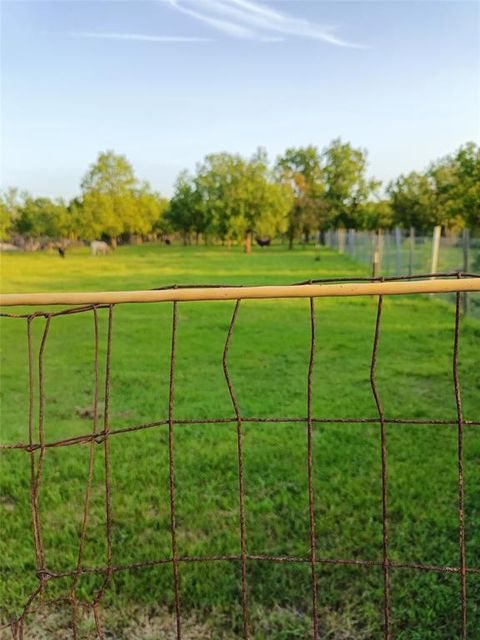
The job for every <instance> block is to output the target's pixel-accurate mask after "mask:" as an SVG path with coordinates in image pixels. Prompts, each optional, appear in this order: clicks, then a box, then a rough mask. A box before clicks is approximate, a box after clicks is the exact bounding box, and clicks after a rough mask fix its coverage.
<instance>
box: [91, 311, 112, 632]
mask: <svg viewBox="0 0 480 640" xmlns="http://www.w3.org/2000/svg"><path fill="white" fill-rule="evenodd" d="M113 309H114V305H109V307H108V329H107V355H106V363H105V389H104V393H105V399H104V410H103V438H102V439H103V463H104V487H105V532H106V543H107V549H106V551H107V570H106V573H105V578H104V581H103V584H102V586H101V587H100V589H99V591H98V593H97V595H96V596H95V600H94V602H93V613H94V618H95V625H96V629H97V633H98V635H99V637H100V638H102V640H103V638H104V637H105V634H104V632H103V628H102V625H101V622H100V616H99V605H100V603H101V601H102V600H103V597H104V595H105V591H106V590H107V588H108V586H109V584H110V582H111V580H112V576H113V555H112V551H113V548H112V543H113V531H112V526H113V525H112V495H111V481H110V446H109V444H110V442H109V435H110V389H111V361H112V329H113Z"/></svg>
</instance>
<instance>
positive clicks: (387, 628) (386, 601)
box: [370, 296, 391, 640]
mask: <svg viewBox="0 0 480 640" xmlns="http://www.w3.org/2000/svg"><path fill="white" fill-rule="evenodd" d="M382 308H383V296H378V303H377V316H376V321H375V335H374V338H373V349H372V360H371V366H370V385H371V387H372V393H373V397H374V399H375V405H376V407H377V411H378V417H379V420H380V449H381V464H382V530H383V625H384V634H383V635H384V638H385V640H390V638H391V621H390V567H389V558H388V545H389V521H388V473H387V434H386V425H385V412H384V410H383V405H382V401H381V398H380V393H379V391H378V386H377V356H378V344H379V340H380V329H381V322H382Z"/></svg>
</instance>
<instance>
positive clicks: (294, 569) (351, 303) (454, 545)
mask: <svg viewBox="0 0 480 640" xmlns="http://www.w3.org/2000/svg"><path fill="white" fill-rule="evenodd" d="M361 269H362V267H359V266H358V265H356V264H355V263H353V262H351V261H349V260H348V259H346V258H343V257H340V256H338V255H336V254H335V253H333V252H331V251H329V250H327V249H325V250H322V251H321V252H320V253H318V252H314V250H313V249H301V248H298V249H296V250H294V251H293V252H289V251H287V250H286V249H284V248H283V247H272V248H270V249H265V250H260V249H257V250H255V251H254V252H253V254H252V255H251V256H245V255H243V253H242V252H241V250H240V249H239V248H233V249H230V250H229V249H226V248H225V249H224V248H220V247H215V248H204V247H200V248H195V247H187V248H183V247H173V246H171V247H157V246H142V247H127V248H120V249H118V250H117V251H116V252H115V253H114V254H112V255H110V256H108V257H105V258H92V257H90V256H89V255H88V254H87V252H86V251H82V250H79V251H77V252H70V253H68V254H67V258H66V260H64V261H62V260H61V259H60V258H59V257H58V256H57V255H55V254H51V255H49V254H40V253H39V254H21V255H8V256H2V272H3V278H2V279H3V283H2V286H3V291H5V292H7V291H9V292H12V291H59V290H111V289H149V288H153V287H160V286H164V285H166V284H172V283H178V284H186V283H205V284H212V283H226V284H234V283H238V284H266V283H289V282H297V281H301V280H308V279H315V278H321V277H338V276H344V275H349V276H351V275H365V273H364V272H362V270H361ZM233 306H234V303H232V302H202V303H200V302H199V303H181V304H179V309H178V336H177V357H176V374H175V406H174V416H175V417H176V418H182V419H187V420H188V419H201V418H207V417H208V418H211V417H218V418H222V417H232V416H233V415H234V411H233V408H232V404H231V400H230V396H229V393H228V388H227V385H226V383H225V380H224V376H223V370H222V352H223V348H224V343H225V339H226V336H227V331H228V326H229V322H230V319H231V315H232V311H233ZM315 307H316V316H317V348H316V362H315V369H314V376H313V405H314V406H313V412H314V415H315V417H319V418H321V417H328V418H339V419H340V418H342V419H343V418H358V417H365V418H375V417H376V416H377V412H376V407H375V403H374V399H373V396H372V391H371V387H370V379H369V373H370V360H371V352H372V342H373V333H374V322H375V315H376V300H374V299H372V298H356V299H346V298H345V299H319V300H317V301H316V303H315ZM99 316H100V342H101V345H100V360H101V369H102V378H103V373H104V365H105V338H106V329H107V324H106V321H107V312H106V311H105V310H103V311H100V312H99ZM171 316H172V306H171V304H146V305H120V306H118V307H116V308H115V310H114V322H113V350H112V389H111V405H110V427H111V428H112V429H117V428H121V427H127V426H130V425H135V424H140V423H147V422H151V421H156V420H161V419H164V418H166V417H167V412H168V376H169V350H170V341H171ZM44 326H45V321H44V320H43V319H41V318H38V319H36V320H34V322H33V333H34V347H35V350H36V352H37V351H38V347H39V342H40V339H41V333H42V331H43V328H44ZM453 328H454V308H453V306H452V305H450V304H448V303H446V302H444V301H442V300H441V299H439V298H438V297H437V298H435V299H430V298H428V297H426V296H415V297H401V298H400V297H396V298H387V299H385V301H384V314H383V322H382V332H381V339H380V346H379V353H378V374H377V377H378V388H379V392H380V395H381V399H382V402H383V405H384V407H385V413H386V417H387V418H398V417H402V418H425V419H451V420H452V422H453V423H454V422H455V418H456V404H455V396H454V387H453V379H452V353H453ZM1 346H2V371H1V373H2V388H1V391H2V415H1V418H2V431H1V438H2V442H3V443H16V442H25V441H27V439H28V370H27V347H26V323H25V321H23V320H19V319H9V318H4V319H2V320H1ZM309 350H310V318H309V303H308V301H307V300H288V301H287V300H280V301H273V300H271V301H244V302H242V303H241V306H240V311H239V316H238V320H237V326H236V328H235V332H234V335H233V340H232V344H231V348H230V357H229V363H230V372H231V376H232V381H233V385H234V389H235V393H236V396H237V398H238V402H239V405H240V409H241V412H242V415H243V416H245V417H267V416H275V417H305V416H306V412H307V373H308V359H309ZM93 356H94V334H93V319H92V314H91V312H88V313H83V314H79V315H75V316H69V317H59V318H54V319H53V320H52V323H51V327H50V333H49V337H48V340H47V343H46V347H45V357H44V367H45V371H44V373H45V434H46V439H47V440H48V441H53V440H57V439H62V438H66V437H71V436H75V435H79V434H84V433H88V432H89V431H90V430H91V428H92V420H91V418H89V417H81V415H83V414H85V413H88V410H89V409H91V408H92V406H93V391H94V367H93ZM479 362H480V322H478V321H477V320H475V319H466V320H464V321H463V322H462V330H461V349H460V366H459V370H460V380H461V388H462V400H463V410H464V417H465V419H467V420H479V419H480V366H479ZM37 378H38V376H37V374H36V379H37ZM101 395H102V398H101V399H102V400H103V392H102V394H101ZM36 403H37V405H36V407H37V409H36V419H37V415H38V397H36ZM36 426H37V422H35V428H36ZM243 430H244V455H245V494H246V502H245V507H246V529H247V549H248V553H249V554H266V555H292V556H304V557H305V558H308V557H309V550H310V533H309V517H308V493H307V438H306V427H305V424H303V423H270V424H268V423H251V422H249V423H246V424H244V426H243ZM313 437H314V442H313V448H314V451H313V455H314V463H313V464H314V490H315V525H316V544H317V555H318V557H319V558H327V559H333V558H342V559H362V560H376V561H379V560H381V558H382V499H381V458H380V434H379V426H378V425H376V424H351V423H335V424H317V425H315V426H314V436H313ZM387 448H388V474H389V511H390V556H391V559H392V560H393V561H395V562H418V563H429V564H433V565H448V566H458V563H459V551H458V484H457V481H458V473H457V429H456V426H455V424H452V425H449V426H445V425H440V426H439V425H423V426H419V425H388V426H387ZM88 456H89V445H85V444H84V445H76V446H70V447H61V448H57V449H55V448H54V449H49V450H48V451H47V453H46V457H45V464H44V469H43V474H42V475H43V480H42V485H41V491H40V498H39V502H40V508H41V514H42V526H43V537H44V542H45V551H46V565H47V567H48V569H50V570H52V571H58V572H62V571H72V570H73V569H74V568H75V566H76V558H77V550H78V540H79V533H80V529H81V522H82V515H83V501H84V492H85V483H86V478H87V470H88ZM110 458H111V460H110V468H111V490H112V517H113V562H114V564H116V565H123V564H128V563H132V562H143V561H148V560H158V559H161V558H167V557H169V556H170V555H171V539H170V530H169V527H170V502H169V485H168V428H167V426H159V427H155V428H152V429H147V430H142V431H137V432H134V433H129V434H123V435H115V436H112V437H111V439H110ZM479 460H480V427H477V426H467V427H465V516H466V543H467V563H468V565H469V566H472V567H480V511H479V508H478V505H479V499H480V467H479ZM103 464H104V463H103V449H102V446H100V445H96V450H95V464H94V478H93V485H92V496H91V504H90V520H89V527H88V533H87V539H86V546H85V555H84V564H85V566H88V567H95V566H104V565H105V562H106V542H105V514H104V501H105V490H104V476H103V473H104V472H103ZM175 467H176V475H175V484H176V510H177V545H178V554H179V555H180V556H207V555H238V554H239V553H240V540H239V528H240V525H239V509H238V463H237V440H236V425H235V424H234V423H231V424H217V425H189V424H184V425H177V426H175ZM0 514H1V522H2V525H1V530H2V533H1V547H0V558H1V560H0V563H1V565H2V576H3V580H2V582H1V585H0V602H1V603H2V605H3V617H4V619H6V620H8V619H9V618H10V616H11V615H13V614H14V613H18V612H19V611H20V610H21V606H22V604H23V603H24V602H25V600H26V599H27V597H28V594H29V593H30V592H31V591H32V590H33V589H34V587H35V586H36V584H37V580H36V578H35V556H34V548H33V541H32V534H31V513H30V457H29V454H27V453H25V452H23V451H20V450H8V451H2V464H1V497H0ZM317 577H318V585H317V587H318V599H319V616H320V631H321V635H322V637H324V638H342V639H348V638H352V639H353V638H355V639H357V638H360V639H361V638H365V639H366V638H368V639H370V638H380V637H383V635H382V634H383V631H382V609H383V575H382V569H381V568H380V567H369V568H365V567H360V566H331V565H327V564H320V565H318V569H317ZM180 580H181V585H180V591H181V601H182V611H183V613H184V615H185V618H186V620H187V625H186V637H191V638H207V637H208V638H236V637H241V629H242V619H241V607H240V564H239V563H238V562H233V561H218V562H209V563H202V564H193V563H181V565H180ZM101 581H102V579H101V577H99V576H94V575H92V574H88V575H85V576H83V577H82V578H81V579H80V581H79V584H78V593H79V595H81V596H82V597H84V598H86V599H91V598H92V595H93V594H94V593H95V590H96V589H98V587H99V586H100V584H101ZM70 585H71V579H67V578H66V579H61V580H52V581H50V582H49V583H48V586H47V593H46V598H47V599H48V598H50V597H55V596H58V595H68V593H69V589H70ZM248 588H249V601H250V609H251V627H252V628H251V635H252V638H257V639H260V638H273V639H289V638H308V637H310V634H311V622H310V607H311V595H310V589H311V585H310V568H309V565H308V563H298V564H297V563H288V564H284V563H282V564H273V563H268V562H258V561H257V562H256V561H249V562H248ZM391 591H392V618H393V624H392V626H393V632H394V637H395V638H402V639H405V640H406V639H407V638H408V639H409V640H411V639H414V640H416V639H418V640H420V639H422V640H423V639H426V640H429V639H432V640H433V639H450V638H455V637H459V634H460V619H461V616H460V597H459V595H460V582H459V576H458V575H457V574H453V573H433V572H432V573H430V572H428V573H427V572H423V571H413V570H409V569H394V570H392V577H391ZM172 608H173V590H172V569H171V566H170V565H163V566H162V565H160V566H154V567H150V568H143V569H141V570H126V571H119V572H116V573H115V574H114V577H113V580H112V584H111V587H110V589H109V591H108V592H107V595H106V600H105V609H106V612H105V625H106V627H107V628H111V629H114V631H112V637H116V638H122V637H126V638H137V637H145V638H146V637H151V638H167V637H173V636H170V635H168V632H167V631H165V629H168V628H170V629H173V622H172V620H171V619H170V617H169V616H170V613H171V611H172ZM122 610H123V613H121V612H122ZM152 616H155V618H154V619H155V620H157V621H158V620H160V622H159V623H158V625H157V627H155V629H154V630H153V631H150V632H147V631H145V633H144V635H135V633H137V632H136V631H135V632H134V631H133V629H134V627H135V625H137V624H138V625H139V626H142V624H143V623H142V622H141V621H144V620H145V618H152ZM38 624H40V623H38ZM45 624H46V623H45ZM84 624H85V627H84V630H85V633H86V634H87V633H88V630H89V628H90V627H89V624H90V626H91V621H90V622H89V621H88V620H87V621H85V623H84ZM151 624H153V623H151ZM132 625H133V626H132ZM468 625H469V634H470V635H469V637H470V638H480V632H479V629H480V575H478V574H477V575H475V574H470V575H469V576H468ZM147 626H148V625H147ZM129 630H130V631H129ZM148 633H150V635H148ZM51 634H52V637H53V632H51ZM47 636H48V633H47ZM47 636H45V637H47ZM27 637H28V635H27ZM61 637H63V636H61ZM85 637H87V635H86V636H85Z"/></svg>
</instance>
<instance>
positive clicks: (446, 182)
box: [427, 142, 480, 229]
mask: <svg viewBox="0 0 480 640" xmlns="http://www.w3.org/2000/svg"><path fill="white" fill-rule="evenodd" d="M427 174H428V175H429V176H430V177H431V179H432V182H433V189H434V191H435V197H434V207H435V211H436V217H437V218H438V220H439V222H440V223H441V224H443V225H445V226H446V227H449V228H453V229H459V228H462V227H464V226H470V227H473V228H475V227H478V226H480V148H479V147H477V146H476V145H475V144H474V143H473V142H470V143H467V144H466V145H464V146H462V147H460V148H459V149H458V150H457V151H456V152H455V153H454V154H452V155H449V156H446V157H445V158H442V159H440V160H438V161H437V162H435V163H433V164H432V165H431V166H430V168H429V170H428V172H427Z"/></svg>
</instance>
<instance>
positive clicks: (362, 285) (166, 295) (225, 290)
mask: <svg viewBox="0 0 480 640" xmlns="http://www.w3.org/2000/svg"><path fill="white" fill-rule="evenodd" d="M459 291H480V278H458V279H446V278H443V279H442V278H439V279H435V280H434V279H426V280H413V281H412V280H410V281H405V280H403V281H398V280H397V281H387V282H348V283H335V284H301V285H285V286H277V285H274V286H260V287H234V286H232V287H220V286H219V287H188V288H187V287H186V288H178V289H177V288H172V289H159V290H149V291H100V292H93V291H86V292H71V293H65V292H58V293H4V294H0V306H2V307H13V306H33V307H43V306H50V305H90V304H92V305H101V304H119V303H139V302H173V301H177V302H182V301H192V302H193V301H199V300H238V299H242V300H247V299H267V298H325V297H338V296H340V297H345V296H379V295H405V294H413V293H417V294H418V293H449V292H459Z"/></svg>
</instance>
